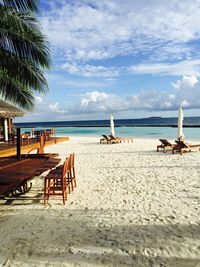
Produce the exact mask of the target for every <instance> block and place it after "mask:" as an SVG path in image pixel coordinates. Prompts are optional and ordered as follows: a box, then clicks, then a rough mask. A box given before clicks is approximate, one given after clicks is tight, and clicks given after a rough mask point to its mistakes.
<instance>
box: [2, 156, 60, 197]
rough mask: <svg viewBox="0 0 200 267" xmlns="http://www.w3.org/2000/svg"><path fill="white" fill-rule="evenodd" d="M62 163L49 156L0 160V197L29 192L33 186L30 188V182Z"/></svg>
mask: <svg viewBox="0 0 200 267" xmlns="http://www.w3.org/2000/svg"><path fill="white" fill-rule="evenodd" d="M50 155H51V154H50ZM60 161H61V159H59V158H55V157H53V156H49V157H48V155H47V154H45V156H43V157H42V155H40V156H38V157H29V158H22V160H20V161H19V160H17V159H15V158H13V157H10V158H0V197H4V196H6V195H9V194H15V193H17V194H22V193H26V192H28V191H29V190H30V188H31V186H32V185H31V184H30V186H28V181H30V180H31V179H33V178H34V177H35V176H38V175H40V174H41V173H43V172H45V171H48V170H50V169H52V168H54V167H56V166H57V165H58V164H59V162H60Z"/></svg>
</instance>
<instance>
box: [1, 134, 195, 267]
mask: <svg viewBox="0 0 200 267" xmlns="http://www.w3.org/2000/svg"><path fill="white" fill-rule="evenodd" d="M157 144H159V142H158V140H151V139H134V142H133V143H122V144H113V145H106V144H105V145H104V144H99V138H98V137H71V138H70V141H69V142H65V143H60V144H57V145H53V146H50V147H48V148H46V150H45V151H46V152H58V153H59V154H60V156H61V157H62V159H64V158H65V157H66V156H67V155H69V153H71V152H75V153H76V161H75V164H76V173H77V187H76V188H75V190H74V192H72V193H71V194H70V195H68V200H67V202H66V205H65V206H64V205H63V204H62V200H61V198H59V197H52V198H50V200H49V202H48V204H47V206H46V207H44V205H43V177H44V175H45V174H43V175H42V176H40V177H36V178H35V179H34V180H33V187H32V189H31V191H30V192H29V193H27V194H25V195H22V196H20V197H18V198H13V199H5V200H0V240H1V247H0V266H84V267H87V266H88V267H96V266H98V267H99V266H116V267H118V266H119V267H121V266H135V267H140V266H163V267H164V266H170V267H171V266H176V267H186V266H187V267H193V266H195V267H197V266H200V152H191V153H186V154H184V155H183V156H180V154H174V155H172V154H171V153H170V152H168V153H166V154H164V153H163V152H159V153H157V152H156V146H157Z"/></svg>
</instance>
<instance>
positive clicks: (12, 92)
mask: <svg viewBox="0 0 200 267" xmlns="http://www.w3.org/2000/svg"><path fill="white" fill-rule="evenodd" d="M0 85H1V87H0V96H1V99H3V100H5V101H10V102H12V103H13V104H16V105H18V106H19V107H21V108H24V109H27V110H31V109H32V108H33V106H34V96H33V93H32V91H31V90H27V88H24V87H23V85H22V84H20V83H19V82H18V81H16V80H15V79H14V78H13V77H10V76H9V75H7V73H5V72H3V71H0Z"/></svg>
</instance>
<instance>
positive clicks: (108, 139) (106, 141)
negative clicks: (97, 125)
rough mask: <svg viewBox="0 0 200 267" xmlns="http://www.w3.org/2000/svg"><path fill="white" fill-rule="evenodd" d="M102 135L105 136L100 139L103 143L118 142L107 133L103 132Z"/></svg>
mask: <svg viewBox="0 0 200 267" xmlns="http://www.w3.org/2000/svg"><path fill="white" fill-rule="evenodd" d="M102 136H103V138H101V139H100V143H101V144H115V143H116V140H114V139H111V138H110V137H108V136H107V135H105V134H102Z"/></svg>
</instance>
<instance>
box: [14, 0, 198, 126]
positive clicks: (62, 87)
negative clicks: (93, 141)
mask: <svg viewBox="0 0 200 267" xmlns="http://www.w3.org/2000/svg"><path fill="white" fill-rule="evenodd" d="M199 18H200V1H199V0H193V1H191V0H184V1H179V0H170V1H166V0H134V1H133V0H123V1H121V0H51V1H46V0H41V4H40V14H39V20H40V23H41V26H42V29H43V32H44V33H45V34H46V36H47V38H48V40H49V44H50V47H51V54H52V62H53V65H52V69H51V70H50V71H49V72H47V73H46V77H47V79H48V82H49V89H50V90H49V92H48V93H47V94H46V95H37V96H36V106H35V109H34V110H33V111H32V112H31V113H27V114H26V115H25V116H24V117H23V118H19V119H17V120H16V121H27V122H28V121H54V120H57V121H59V120H60V121H61V120H85V119H86V120H87V119H104V118H108V117H109V114H110V113H113V114H114V116H115V118H119V119H120V118H141V117H148V116H163V117H170V116H177V108H178V107H179V106H182V107H183V108H184V110H185V115H186V116H192V115H194V116H200V19H199Z"/></svg>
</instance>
